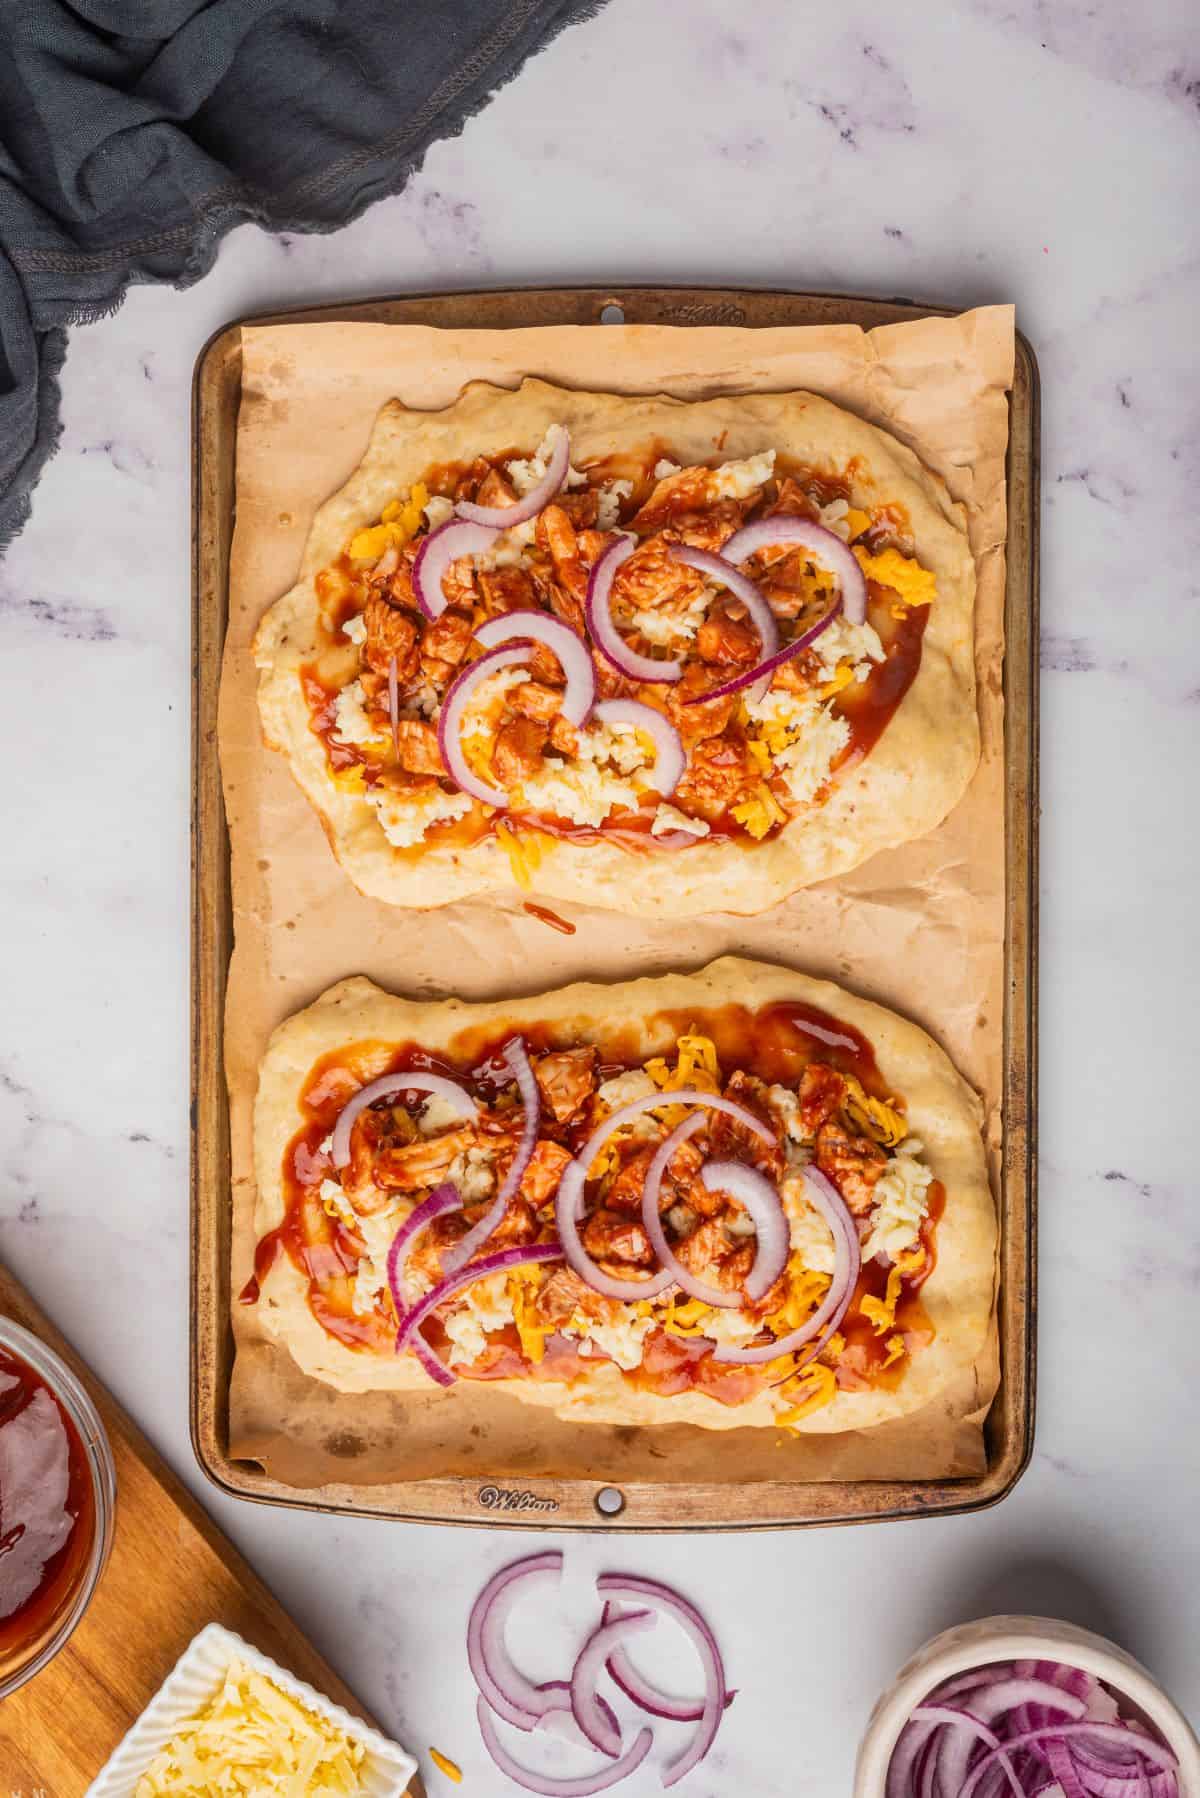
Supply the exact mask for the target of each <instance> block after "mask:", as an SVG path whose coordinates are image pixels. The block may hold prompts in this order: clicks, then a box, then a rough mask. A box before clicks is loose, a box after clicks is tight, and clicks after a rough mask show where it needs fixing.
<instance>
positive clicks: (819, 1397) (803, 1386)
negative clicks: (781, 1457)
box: [775, 1361, 837, 1430]
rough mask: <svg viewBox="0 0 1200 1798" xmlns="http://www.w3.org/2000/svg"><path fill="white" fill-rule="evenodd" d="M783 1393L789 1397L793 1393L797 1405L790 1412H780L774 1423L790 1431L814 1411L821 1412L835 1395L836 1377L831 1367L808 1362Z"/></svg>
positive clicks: (816, 1362)
mask: <svg viewBox="0 0 1200 1798" xmlns="http://www.w3.org/2000/svg"><path fill="white" fill-rule="evenodd" d="M785 1391H786V1392H787V1393H788V1396H789V1397H791V1395H792V1393H793V1392H794V1393H795V1394H796V1397H797V1403H796V1404H794V1405H793V1406H792V1407H791V1409H790V1410H787V1411H781V1412H780V1414H779V1415H778V1417H776V1419H775V1422H776V1423H777V1424H778V1425H779V1427H780V1429H782V1430H788V1429H791V1427H792V1425H793V1424H797V1423H799V1422H800V1419H801V1418H802V1417H808V1416H810V1415H811V1413H812V1412H814V1411H820V1410H822V1409H823V1408H824V1407H825V1406H826V1405H828V1404H829V1403H830V1402H831V1401H832V1400H833V1399H834V1398H835V1397H836V1395H837V1375H836V1374H835V1373H834V1371H833V1369H832V1367H826V1366H825V1364H824V1362H822V1361H810V1362H809V1364H808V1366H807V1367H806V1368H805V1369H804V1370H803V1372H802V1373H800V1374H799V1375H798V1376H797V1378H796V1380H795V1382H794V1383H792V1382H789V1384H788V1385H787V1387H785Z"/></svg>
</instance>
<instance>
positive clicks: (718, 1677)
mask: <svg viewBox="0 0 1200 1798" xmlns="http://www.w3.org/2000/svg"><path fill="white" fill-rule="evenodd" d="M596 1590H597V1591H598V1592H599V1593H601V1594H602V1596H603V1597H604V1598H606V1599H615V1600H617V1602H619V1603H621V1604H630V1605H637V1606H638V1607H641V1606H643V1605H650V1606H651V1607H652V1608H653V1609H655V1610H658V1611H661V1612H663V1613H664V1614H665V1615H666V1616H668V1617H671V1618H673V1619H674V1621H675V1622H676V1623H677V1624H678V1625H679V1627H680V1628H681V1629H682V1630H683V1631H684V1633H685V1634H686V1635H687V1636H688V1638H689V1640H690V1641H691V1643H692V1645H693V1647H694V1648H695V1650H696V1653H697V1654H698V1655H699V1657H700V1665H701V1668H702V1671H703V1675H704V1702H703V1708H702V1711H701V1715H700V1719H699V1721H698V1723H697V1726H696V1733H695V1735H694V1736H693V1737H692V1740H691V1742H690V1743H689V1745H688V1747H687V1748H685V1750H684V1751H683V1753H682V1754H681V1755H680V1756H679V1757H678V1759H676V1760H674V1761H672V1762H671V1764H670V1765H669V1766H668V1767H665V1768H664V1769H663V1775H662V1783H663V1785H664V1787H666V1786H673V1785H678V1783H679V1781H680V1780H681V1779H685V1778H686V1777H687V1775H688V1774H689V1773H690V1772H691V1770H692V1768H693V1767H696V1766H699V1764H700V1762H701V1761H702V1760H703V1759H704V1757H705V1755H706V1754H707V1753H708V1751H709V1749H710V1748H711V1747H712V1745H713V1740H714V1738H715V1736H716V1733H717V1730H718V1729H719V1727H720V1724H721V1718H722V1716H723V1714H724V1710H725V1692H726V1686H725V1668H724V1665H723V1663H722V1660H721V1650H720V1648H719V1647H718V1646H717V1639H716V1637H715V1636H714V1635H713V1633H712V1630H711V1629H710V1628H709V1626H708V1624H707V1623H706V1622H705V1620H704V1618H703V1617H702V1616H701V1615H700V1612H699V1611H698V1610H697V1609H696V1607H695V1605H693V1604H690V1603H689V1602H688V1600H687V1599H686V1598H683V1597H681V1595H680V1594H679V1593H678V1592H673V1591H672V1590H671V1588H670V1586H663V1585H660V1584H659V1582H658V1581H657V1580H652V1579H642V1578H640V1577H638V1576H637V1575H634V1574H626V1573H602V1574H601V1575H600V1577H599V1579H598V1580H597V1581H596Z"/></svg>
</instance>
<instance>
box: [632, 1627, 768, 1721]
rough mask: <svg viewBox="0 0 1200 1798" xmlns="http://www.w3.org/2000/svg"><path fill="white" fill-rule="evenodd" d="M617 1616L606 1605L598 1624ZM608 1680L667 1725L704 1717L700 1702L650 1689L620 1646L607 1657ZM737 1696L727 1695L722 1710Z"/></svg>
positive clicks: (733, 1693) (732, 1693)
mask: <svg viewBox="0 0 1200 1798" xmlns="http://www.w3.org/2000/svg"><path fill="white" fill-rule="evenodd" d="M616 1615H617V1607H616V1605H615V1604H611V1603H608V1604H606V1605H605V1607H604V1611H603V1614H602V1616H601V1622H603V1623H611V1622H612V1620H613V1618H614V1617H615V1616H616ZM608 1677H609V1678H610V1679H611V1680H612V1682H613V1684H614V1685H615V1686H616V1687H618V1689H619V1690H620V1691H622V1692H624V1694H625V1696H626V1698H628V1699H630V1700H631V1702H632V1703H634V1704H636V1705H637V1706H638V1708H639V1710H643V1711H645V1712H646V1713H647V1715H648V1716H651V1717H661V1718H662V1719H663V1721H664V1722H667V1723H698V1722H699V1721H700V1719H701V1717H702V1716H703V1715H704V1701H703V1699H700V1698H670V1697H668V1696H667V1694H666V1693H665V1692H660V1691H659V1690H658V1688H657V1687H656V1686H652V1685H651V1684H650V1682H649V1680H647V1679H645V1678H643V1676H642V1674H640V1673H639V1672H638V1670H637V1668H636V1667H635V1666H634V1664H633V1662H632V1661H631V1660H630V1658H629V1655H628V1652H627V1651H626V1649H625V1648H624V1647H622V1646H620V1645H618V1646H617V1647H616V1648H614V1649H613V1651H612V1653H611V1654H610V1655H609V1657H608ZM736 1697H737V1693H736V1692H726V1694H725V1702H724V1704H723V1705H722V1707H721V1708H722V1710H726V1711H727V1710H728V1709H729V1707H730V1705H731V1704H732V1703H733V1701H734V1699H735V1698H736Z"/></svg>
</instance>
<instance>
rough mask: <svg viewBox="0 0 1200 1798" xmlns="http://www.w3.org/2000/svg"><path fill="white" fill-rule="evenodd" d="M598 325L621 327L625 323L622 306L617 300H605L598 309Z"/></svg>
mask: <svg viewBox="0 0 1200 1798" xmlns="http://www.w3.org/2000/svg"><path fill="white" fill-rule="evenodd" d="M600 323H601V324H602V325H623V324H624V323H625V308H624V306H622V305H621V304H620V302H619V301H617V300H606V301H605V302H604V305H603V306H601V308H600Z"/></svg>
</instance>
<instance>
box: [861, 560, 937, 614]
mask: <svg viewBox="0 0 1200 1798" xmlns="http://www.w3.org/2000/svg"><path fill="white" fill-rule="evenodd" d="M854 554H855V555H856V556H857V557H858V565H859V567H860V568H861V569H862V571H863V573H864V574H865V575H866V577H867V579H868V580H869V581H877V582H878V583H879V585H880V586H881V587H890V588H891V589H892V591H893V593H898V594H899V595H900V599H901V601H902V602H903V604H904V605H906V606H927V605H929V604H931V602H932V601H933V600H935V599H936V598H937V576H936V575H935V574H934V573H933V572H932V571H931V570H930V569H928V568H922V567H921V564H920V563H919V562H918V561H916V560H915V559H914V558H913V557H912V556H902V555H901V554H900V551H899V550H898V549H885V550H883V551H882V552H881V553H880V554H879V555H877V556H873V555H870V554H869V553H868V551H867V550H865V549H857V548H856V549H855V551H854Z"/></svg>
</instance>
